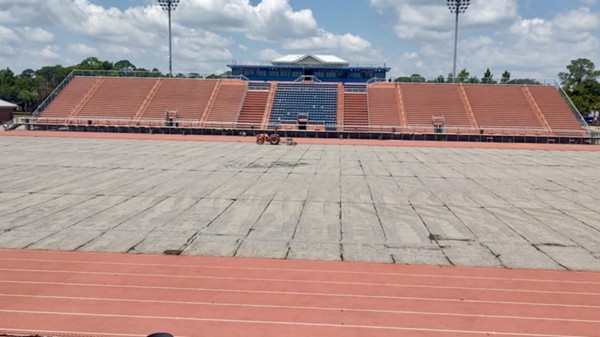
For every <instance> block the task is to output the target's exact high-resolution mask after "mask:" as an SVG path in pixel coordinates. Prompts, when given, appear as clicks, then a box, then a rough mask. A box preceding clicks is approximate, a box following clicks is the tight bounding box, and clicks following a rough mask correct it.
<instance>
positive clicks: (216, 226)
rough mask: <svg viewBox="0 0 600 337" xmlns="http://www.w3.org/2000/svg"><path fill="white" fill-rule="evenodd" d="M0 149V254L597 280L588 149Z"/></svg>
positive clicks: (64, 144) (154, 145)
mask: <svg viewBox="0 0 600 337" xmlns="http://www.w3.org/2000/svg"><path fill="white" fill-rule="evenodd" d="M0 145H1V146H3V148H4V149H6V150H5V153H4V154H3V163H1V164H0V172H1V173H4V175H3V177H2V178H0V214H2V216H1V217H0V248H30V249H52V250H84V251H114V252H130V253H158V254H160V253H164V252H165V251H168V252H170V253H172V254H183V255H210V256H248V257H268V258H277V259H285V258H287V259H317V260H344V261H365V262H384V263H410V264H433V265H462V266H493V267H506V268H539V269H573V270H595V271H600V239H598V237H600V206H599V205H600V203H598V202H597V200H600V192H599V191H600V190H599V189H598V186H600V177H598V175H597V167H599V166H600V156H598V155H597V153H595V152H575V151H552V150H545V151H533V150H518V149H483V148H479V149H476V148H436V147H429V146H428V147H400V146H397V147H392V146H361V145H354V146H346V145H316V144H302V140H300V144H299V145H297V146H283V145H282V146H257V145H255V144H252V143H230V142H228V143H219V142H210V141H204V142H190V141H164V140H160V141H159V140H135V139H83V138H80V139H76V138H42V137H38V138H35V137H0Z"/></svg>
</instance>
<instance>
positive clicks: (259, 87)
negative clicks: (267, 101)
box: [248, 82, 271, 91]
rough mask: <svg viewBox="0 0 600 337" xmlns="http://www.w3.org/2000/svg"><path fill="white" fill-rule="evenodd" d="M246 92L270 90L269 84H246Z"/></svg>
mask: <svg viewBox="0 0 600 337" xmlns="http://www.w3.org/2000/svg"><path fill="white" fill-rule="evenodd" d="M248 90H264V91H269V90H271V83H269V82H248Z"/></svg>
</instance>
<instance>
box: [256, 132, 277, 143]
mask: <svg viewBox="0 0 600 337" xmlns="http://www.w3.org/2000/svg"><path fill="white" fill-rule="evenodd" d="M265 142H269V143H270V144H271V145H279V142H281V137H279V135H278V134H276V133H272V134H270V135H269V134H267V133H261V134H259V135H256V144H258V145H262V144H264V143H265Z"/></svg>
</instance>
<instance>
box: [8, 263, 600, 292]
mask: <svg viewBox="0 0 600 337" xmlns="http://www.w3.org/2000/svg"><path fill="white" fill-rule="evenodd" d="M0 271H5V272H27V273H38V274H39V273H48V274H74V275H94V276H98V275H102V276H112V277H121V276H123V277H127V276H134V277H144V278H149V277H156V278H168V279H173V278H183V279H198V280H228V281H259V282H281V283H284V282H288V283H298V284H302V283H305V284H332V285H345V286H370V287H373V286H375V287H392V288H421V289H444V290H477V291H489V292H507V293H534V294H562V295H582V296H600V292H598V293H588V292H574V291H573V292H571V291H555V290H531V289H503V288H480V287H450V286H441V285H440V286H436V285H421V284H390V283H375V282H349V281H319V280H292V279H279V278H253V277H229V276H202V275H169V274H142V273H122V272H90V271H68V270H40V269H18V268H0Z"/></svg>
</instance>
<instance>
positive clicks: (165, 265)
mask: <svg viewBox="0 0 600 337" xmlns="http://www.w3.org/2000/svg"><path fill="white" fill-rule="evenodd" d="M82 254H99V255H103V254H108V253H87V252H86V253H82ZM190 257H191V256H190ZM198 258H199V259H201V258H204V257H200V256H199V257H198ZM226 259H227V258H224V259H223V262H227V260H226ZM2 260H5V261H26V262H55V263H70V264H85V265H90V264H98V265H115V266H144V267H146V266H147V267H174V268H184V269H198V268H206V269H233V270H257V271H263V270H266V271H290V272H302V273H323V274H356V275H365V274H367V275H382V276H414V277H425V278H441V279H447V278H455V279H466V280H473V279H475V280H497V281H523V282H542V283H567V284H600V280H599V281H569V280H552V279H548V278H540V279H530V278H512V277H510V276H507V277H487V276H457V275H435V274H419V273H383V272H369V271H344V270H340V271H337V270H327V269H293V268H259V267H230V266H204V265H177V264H160V263H130V262H106V261H85V260H77V261H74V260H50V259H18V258H5V257H0V261H2ZM314 262H315V263H318V262H322V261H314ZM419 267H426V268H428V267H431V268H434V266H425V265H422V266H419ZM438 268H446V269H448V270H449V269H450V267H438ZM467 268H469V269H471V270H472V269H475V268H476V267H452V269H455V270H456V269H459V270H460V269H463V270H466V269H467ZM480 269H481V270H482V271H483V270H486V269H485V268H480ZM499 270H504V271H506V272H511V271H513V272H514V271H528V272H535V273H539V274H547V273H551V274H556V273H567V272H568V273H570V274H573V275H591V276H600V273H595V272H580V271H564V270H563V271H558V270H535V271H530V270H520V269H511V270H509V269H499Z"/></svg>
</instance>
